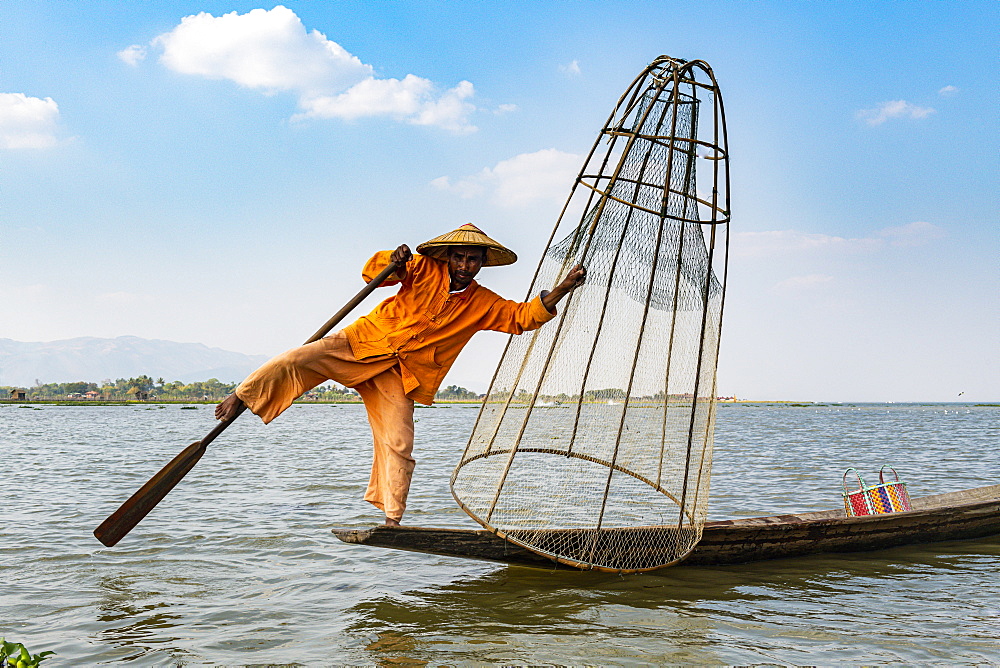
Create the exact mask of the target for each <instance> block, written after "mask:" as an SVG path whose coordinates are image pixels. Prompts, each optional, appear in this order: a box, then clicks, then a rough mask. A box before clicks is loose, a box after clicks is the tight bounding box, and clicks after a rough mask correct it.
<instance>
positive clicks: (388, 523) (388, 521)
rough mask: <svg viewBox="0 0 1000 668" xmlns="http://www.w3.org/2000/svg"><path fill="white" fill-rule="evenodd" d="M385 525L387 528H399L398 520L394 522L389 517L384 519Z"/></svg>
mask: <svg viewBox="0 0 1000 668" xmlns="http://www.w3.org/2000/svg"><path fill="white" fill-rule="evenodd" d="M385 525H386V526H387V527H398V526H399V520H394V519H392V518H391V517H387V518H385Z"/></svg>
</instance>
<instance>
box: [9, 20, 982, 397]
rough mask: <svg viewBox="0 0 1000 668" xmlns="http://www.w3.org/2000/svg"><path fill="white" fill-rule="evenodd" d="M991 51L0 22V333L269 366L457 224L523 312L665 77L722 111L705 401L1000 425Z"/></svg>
mask: <svg viewBox="0 0 1000 668" xmlns="http://www.w3.org/2000/svg"><path fill="white" fill-rule="evenodd" d="M998 35H1000V3H997V2H995V1H989V2H986V1H983V2H975V1H973V2H960V3H945V2H891V3H890V2H875V3H871V2H840V3H816V2H808V3H807V2H802V3H795V2H697V3H693V2H688V3H675V2H667V1H663V0H660V1H657V2H597V1H595V2H582V1H576V2H505V3H459V2H450V3H446V2H409V1H406V2H404V1H398V2H377V3H373V2H287V3H285V4H284V5H279V6H275V5H261V4H259V3H247V2H225V3H223V2H215V1H203V2H150V3H130V2H101V1H90V2H54V1H53V2H32V1H30V0H28V1H25V0H22V1H19V2H5V3H0V285H2V287H0V338H11V339H15V340H19V341H51V340H57V339H66V338H73V337H78V336H99V337H114V336H120V335H136V336H141V337H145V338H162V339H169V340H174V341H190V342H201V343H205V344H208V345H210V346H217V347H220V348H225V349H228V350H235V351H240V352H245V353H252V354H273V353H277V352H280V351H281V350H283V349H285V348H287V347H290V346H292V345H295V344H297V343H299V342H301V340H303V339H304V338H305V337H307V336H308V335H309V334H311V333H312V332H313V331H314V330H315V329H316V327H318V326H319V325H320V324H322V323H323V322H324V321H325V320H326V319H327V317H329V315H330V314H331V313H332V312H334V311H336V310H337V309H338V308H339V307H340V306H341V305H342V304H343V303H344V302H345V301H346V300H347V299H348V298H350V297H351V296H352V295H353V294H354V293H355V292H357V290H358V289H360V287H361V283H360V276H359V271H360V267H361V265H362V264H363V263H364V261H365V260H366V259H367V258H368V256H369V255H370V253H371V252H372V251H374V250H377V249H381V248H391V247H394V246H396V245H398V244H399V243H408V244H410V245H411V246H416V244H418V243H419V242H421V241H423V240H426V239H427V238H430V237H433V236H436V235H438V234H440V233H442V232H445V231H447V230H449V229H452V228H454V227H456V226H458V225H460V224H461V223H463V222H467V221H472V222H475V223H476V224H478V225H480V226H481V227H482V228H483V229H484V230H486V231H487V233H489V234H491V235H492V236H494V237H495V238H497V239H499V240H500V241H502V242H505V243H506V244H508V245H509V246H511V247H513V248H515V249H516V250H517V251H518V253H519V255H520V256H521V258H522V261H521V262H519V263H518V264H517V265H515V266H514V267H510V268H503V269H487V270H484V271H483V273H482V274H481V276H480V278H481V282H482V283H484V284H485V285H487V286H489V287H491V288H493V289H495V290H497V291H498V292H500V293H501V294H504V295H506V296H508V297H512V298H523V297H524V295H525V290H526V289H527V286H528V283H529V281H530V277H531V274H532V272H533V270H534V266H535V264H536V262H537V259H538V256H539V254H540V253H541V251H542V247H543V245H544V242H545V239H546V238H547V236H548V233H549V232H550V230H551V228H552V225H553V224H554V223H555V220H556V216H557V215H558V211H559V209H560V207H561V205H562V203H563V200H564V199H565V197H566V195H567V194H568V191H569V187H570V185H571V181H572V178H573V176H574V175H575V173H576V172H577V171H578V170H579V167H580V161H581V159H582V156H583V155H584V154H585V153H586V151H587V150H588V149H589V147H590V145H591V143H592V142H593V140H594V138H595V136H596V134H597V131H598V130H599V128H600V126H601V124H602V123H603V122H604V120H605V119H606V117H607V115H608V114H609V113H610V111H611V109H612V107H613V105H614V103H615V102H616V101H617V99H618V96H619V95H620V94H621V93H622V91H623V90H624V89H625V87H626V86H627V85H628V84H629V83H630V82H631V81H632V79H633V78H634V77H635V76H636V75H637V74H638V73H639V72H640V71H641V70H642V68H643V67H645V66H646V65H647V64H648V63H649V62H650V61H651V60H652V59H653V58H655V57H656V56H658V55H660V54H667V55H671V56H675V57H680V58H686V59H695V58H698V59H702V60H705V61H707V62H708V63H709V64H710V65H711V66H712V68H713V70H714V71H715V74H716V76H717V78H718V80H719V82H720V85H721V87H722V93H723V97H724V100H725V104H726V112H727V120H728V130H729V144H730V149H731V153H732V162H731V170H732V208H733V223H732V233H733V237H732V241H731V243H732V248H731V258H730V278H729V286H730V288H729V294H728V297H727V301H726V309H727V311H726V314H725V319H724V326H723V341H722V355H721V360H720V366H719V392H720V394H723V395H731V394H736V395H737V396H740V397H747V398H753V399H799V400H821V401H822V400H856V401H864V400H873V401H881V400H886V401H906V400H931V401H953V400H957V399H959V398H960V399H963V400H966V399H968V400H997V399H1000V353H998V350H1000V307H998V302H1000V268H998V266H1000V262H998V256H1000V235H998V232H997V222H998V220H997V219H998V214H997V212H998V204H1000V202H998V199H1000V198H998V193H1000V141H998V136H1000V113H998V111H997V110H998V93H1000V39H998ZM382 292H386V291H382ZM388 294H389V293H388V292H386V294H383V295H381V296H382V297H384V296H387V295H388ZM361 312H362V311H359V314H360V313H361ZM502 344H503V337H502V336H501V335H497V334H491V333H483V334H480V335H478V337H477V338H476V339H474V341H473V343H472V344H470V347H469V348H468V349H467V350H466V351H465V353H463V357H462V358H460V360H459V363H458V364H457V365H456V366H455V367H454V369H453V371H452V373H451V375H450V376H449V378H448V380H447V383H457V384H460V385H463V386H466V387H470V388H473V389H476V390H479V391H484V390H485V389H486V386H487V384H488V382H489V378H490V376H491V374H492V370H493V368H494V367H495V364H496V360H497V359H498V357H499V353H500V350H501V348H502ZM43 380H45V379H43ZM960 393H964V394H962V395H961V396H960Z"/></svg>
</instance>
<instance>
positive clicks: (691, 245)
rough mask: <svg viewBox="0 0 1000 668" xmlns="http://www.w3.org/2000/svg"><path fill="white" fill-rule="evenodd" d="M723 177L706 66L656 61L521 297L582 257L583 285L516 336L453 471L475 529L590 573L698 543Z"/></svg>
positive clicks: (720, 292) (668, 556) (723, 229)
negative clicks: (545, 319) (554, 312)
mask: <svg viewBox="0 0 1000 668" xmlns="http://www.w3.org/2000/svg"><path fill="white" fill-rule="evenodd" d="M699 112H700V115H701V117H702V118H703V120H702V121H701V122H700V123H699ZM728 181H729V179H728V146H727V142H726V135H725V121H724V117H723V108H722V99H721V97H720V94H719V89H718V85H717V83H716V81H715V77H714V75H713V73H712V71H711V69H710V68H709V66H708V65H707V64H706V63H704V62H702V61H691V62H685V61H682V60H676V59H673V58H668V57H666V56H663V57H660V58H658V59H657V60H655V61H654V62H653V63H652V64H651V65H650V66H649V67H647V68H646V69H645V70H644V71H643V72H642V73H641V74H640V75H639V77H637V78H636V80H635V81H634V82H633V84H632V85H631V86H630V87H629V89H628V90H627V91H626V92H625V94H624V95H623V96H622V98H621V99H620V100H619V102H618V104H617V106H616V107H615V110H614V112H613V113H612V115H611V117H610V118H609V120H608V122H607V124H606V125H605V127H604V128H603V129H602V131H601V133H600V136H599V137H598V139H597V141H596V142H595V144H594V147H593V149H592V150H591V153H590V155H589V156H588V158H587V160H586V162H585V164H584V167H583V169H582V170H581V172H580V175H579V176H578V177H577V179H576V182H575V183H574V185H573V188H572V190H571V193H570V196H569V199H568V201H567V203H566V206H565V207H564V209H563V212H562V214H561V215H560V218H559V220H558V221H557V223H556V227H555V229H554V230H553V233H552V236H551V237H550V239H549V243H548V245H547V247H546V250H545V253H544V254H543V256H542V260H541V262H540V264H539V267H538V270H537V272H536V274H535V278H534V280H533V282H532V286H531V290H530V292H529V295H533V294H537V293H538V292H539V291H540V290H542V289H548V288H551V287H552V286H553V285H554V284H556V283H557V282H558V280H560V279H561V278H562V277H563V276H565V274H566V273H567V272H568V271H569V269H570V268H572V267H573V266H574V265H575V264H577V263H581V264H583V265H585V266H586V267H587V280H586V283H585V284H584V285H582V286H580V287H578V288H577V289H576V290H575V291H574V292H572V293H571V294H570V295H569V297H567V299H566V300H565V301H564V302H563V304H562V305H561V312H560V314H559V316H558V317H557V318H556V319H555V320H554V321H553V322H551V323H549V324H547V325H546V326H544V327H542V328H541V329H539V330H536V331H535V332H533V333H531V334H524V335H521V336H515V337H511V339H510V341H509V342H508V344H507V348H506V349H505V351H504V354H503V358H502V359H501V361H500V365H499V367H498V368H497V372H496V375H495V376H494V378H493V381H492V384H491V386H490V390H489V392H488V394H487V397H486V399H485V401H484V402H483V406H482V408H481V409H480V413H479V417H478V420H477V422H476V426H475V428H474V430H473V433H472V436H471V438H470V439H469V443H468V446H467V447H466V450H465V452H464V454H463V456H462V459H461V461H460V462H459V464H458V466H457V467H456V469H455V472H454V474H453V476H452V481H451V488H452V493H453V495H454V496H455V498H456V500H457V501H458V502H459V504H460V505H461V506H462V508H464V509H465V511H466V512H468V513H469V514H470V515H471V516H472V517H473V518H474V519H476V520H477V521H478V522H479V523H481V524H482V525H483V526H485V527H487V528H489V529H491V530H492V531H494V532H496V533H497V534H498V535H500V536H502V537H504V538H506V539H507V540H509V541H511V542H513V543H516V544H518V545H522V546H524V547H526V548H528V549H530V550H533V551H535V552H538V553H540V554H544V555H547V556H549V557H552V558H553V559H556V560H558V561H560V562H562V563H566V564H571V565H574V566H578V567H581V568H594V569H600V570H611V571H622V572H631V571H642V570H651V569H654V568H659V567H662V566H666V565H669V564H672V563H675V562H677V561H679V560H681V559H683V558H684V557H685V556H686V555H687V554H688V553H689V552H690V551H691V550H692V549H693V548H694V546H695V544H696V543H697V542H698V540H699V539H700V537H701V531H702V527H703V525H704V521H705V517H706V514H707V506H708V490H709V481H710V479H711V464H712V438H713V431H714V423H715V391H716V384H715V369H716V362H717V359H718V349H719V333H720V327H721V320H722V308H723V296H724V294H725V276H726V261H727V252H726V249H727V246H728V243H727V238H728V236H727V235H728V224H729V200H728V190H729V188H728Z"/></svg>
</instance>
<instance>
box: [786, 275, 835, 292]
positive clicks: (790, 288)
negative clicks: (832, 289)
mask: <svg viewBox="0 0 1000 668" xmlns="http://www.w3.org/2000/svg"><path fill="white" fill-rule="evenodd" d="M831 281H833V276H828V275H827V274H807V275H805V276H792V277H791V278H786V279H785V280H783V281H781V282H779V283H777V284H776V285H775V286H774V289H775V290H777V291H780V292H803V291H806V290H809V289H812V288H815V287H817V286H820V285H824V284H826V283H830V282H831Z"/></svg>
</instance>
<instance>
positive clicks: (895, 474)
mask: <svg viewBox="0 0 1000 668" xmlns="http://www.w3.org/2000/svg"><path fill="white" fill-rule="evenodd" d="M884 469H889V470H890V471H892V475H894V476H896V480H895V481H894V482H899V474H898V473H896V469H894V468H892V467H891V466H889V465H888V464H882V468H880V469H879V470H878V482H879V484H880V485H884V484H885V478H884V477H883V476H882V471H883V470H884Z"/></svg>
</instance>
